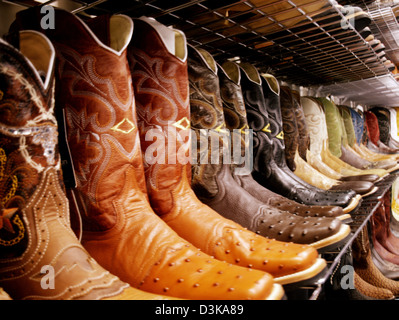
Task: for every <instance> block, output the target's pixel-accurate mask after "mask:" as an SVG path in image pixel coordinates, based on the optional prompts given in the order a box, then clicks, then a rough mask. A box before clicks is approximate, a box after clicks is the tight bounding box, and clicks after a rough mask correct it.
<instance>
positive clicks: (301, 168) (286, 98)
mask: <svg viewBox="0 0 399 320" xmlns="http://www.w3.org/2000/svg"><path fill="white" fill-rule="evenodd" d="M281 114H282V121H283V126H284V128H297V130H289V129H287V131H284V132H285V135H284V137H285V139H286V140H288V141H292V140H295V141H297V143H295V148H296V149H295V150H292V151H291V152H290V153H293V155H294V158H293V161H294V168H295V169H294V171H293V172H294V174H295V175H296V176H298V177H299V178H300V179H302V180H303V181H305V182H307V183H309V184H310V185H313V186H315V187H318V188H319V189H322V190H331V191H333V190H334V191H352V190H353V191H355V192H356V193H357V194H359V195H361V196H366V195H368V194H369V193H371V192H375V191H376V190H375V189H374V185H373V184H372V183H370V182H366V181H359V182H358V181H338V180H335V179H333V178H330V177H328V176H326V175H324V174H323V173H321V172H320V171H318V170H317V169H315V168H313V167H312V166H311V165H310V164H309V163H307V162H306V155H307V151H308V150H309V144H310V139H309V138H308V132H307V126H306V120H305V116H304V112H303V108H302V106H301V105H300V98H299V97H297V98H296V97H295V94H294V92H293V91H292V90H291V89H290V88H289V87H286V86H283V87H282V99H281ZM301 141H305V142H304V143H302V142H301ZM300 149H301V150H302V151H301V152H299V150H300ZM299 153H301V155H302V156H300V154H299Z"/></svg>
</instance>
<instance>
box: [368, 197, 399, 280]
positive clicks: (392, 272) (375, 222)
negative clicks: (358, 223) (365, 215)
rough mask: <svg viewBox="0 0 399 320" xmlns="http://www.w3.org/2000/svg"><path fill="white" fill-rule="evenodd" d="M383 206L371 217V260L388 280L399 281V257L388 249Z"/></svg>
mask: <svg viewBox="0 0 399 320" xmlns="http://www.w3.org/2000/svg"><path fill="white" fill-rule="evenodd" d="M383 211H384V208H383V204H381V205H380V206H379V208H378V209H377V210H376V211H375V212H374V213H373V216H372V217H371V220H370V222H371V230H370V232H371V237H372V238H371V239H372V242H371V245H370V251H371V258H372V260H373V263H374V264H375V266H376V267H377V268H378V270H379V271H380V272H381V273H382V274H383V275H384V276H385V277H387V278H389V279H393V280H397V279H399V256H398V255H396V254H394V253H392V252H390V251H389V250H388V249H387V248H386V234H385V229H386V228H385V221H384V217H383V215H384V212H383Z"/></svg>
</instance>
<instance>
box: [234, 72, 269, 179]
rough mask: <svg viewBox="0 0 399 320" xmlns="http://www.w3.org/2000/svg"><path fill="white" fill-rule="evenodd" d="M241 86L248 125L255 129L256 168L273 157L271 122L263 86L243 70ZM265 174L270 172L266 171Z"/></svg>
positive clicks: (254, 152)
mask: <svg viewBox="0 0 399 320" xmlns="http://www.w3.org/2000/svg"><path fill="white" fill-rule="evenodd" d="M241 88H242V93H243V98H244V102H245V109H246V112H247V121H248V126H249V128H251V129H252V130H253V155H254V170H255V171H259V170H264V168H259V164H260V163H261V162H262V161H264V162H265V163H269V162H270V161H271V160H272V158H273V152H272V151H273V142H272V137H271V134H270V132H271V130H270V122H269V119H268V117H267V111H266V109H265V103H264V97H263V92H262V87H261V86H260V84H256V83H254V82H252V81H251V80H250V79H249V78H248V76H247V75H246V72H243V71H242V72H241ZM264 174H265V175H269V174H270V173H268V172H264Z"/></svg>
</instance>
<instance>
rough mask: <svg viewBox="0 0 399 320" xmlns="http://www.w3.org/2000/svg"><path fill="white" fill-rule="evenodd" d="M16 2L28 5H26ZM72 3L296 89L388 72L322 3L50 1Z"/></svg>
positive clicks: (86, 13)
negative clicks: (166, 33)
mask: <svg viewBox="0 0 399 320" xmlns="http://www.w3.org/2000/svg"><path fill="white" fill-rule="evenodd" d="M16 2H17V3H18V4H22V5H23V4H25V5H27V6H29V5H32V2H33V1H28V0H19V1H16ZM53 2H54V1H47V2H46V3H47V4H51V3H53ZM71 3H72V4H73V9H72V10H71V11H72V12H75V13H79V14H81V15H82V17H83V18H87V17H88V16H95V15H100V14H104V13H123V14H126V15H129V16H131V17H140V16H143V15H145V16H152V17H154V18H156V19H157V20H158V21H160V22H161V23H163V24H165V25H170V26H173V27H175V28H178V29H180V30H182V31H184V32H185V34H186V36H187V39H188V42H189V43H191V44H193V45H194V46H197V47H202V48H204V49H205V50H207V51H209V52H210V53H211V54H212V55H213V56H214V58H215V59H216V60H217V61H218V62H223V61H224V60H226V59H239V60H241V61H247V62H250V63H252V64H253V65H255V66H256V67H257V68H258V69H259V71H260V72H269V73H272V74H274V75H275V76H276V77H277V78H279V79H281V80H283V81H287V82H290V83H293V84H296V85H304V86H309V85H319V84H331V83H336V82H345V81H356V80H362V79H367V78H373V77H376V76H381V75H385V74H387V73H388V70H387V68H386V66H385V65H384V63H383V62H382V61H381V60H380V58H379V57H377V55H376V52H375V51H374V49H373V48H372V47H371V46H370V45H369V44H368V43H367V42H366V41H365V40H364V39H363V38H362V37H361V36H360V34H359V32H358V31H356V30H354V29H353V28H351V27H349V21H348V20H347V19H346V17H345V16H344V13H343V12H341V11H340V10H339V9H338V8H336V7H335V6H333V5H332V3H330V1H328V0H301V1H299V0H288V1H286V0H284V1H283V0H273V1H270V0H246V1H237V0H221V1H211V0H193V1H187V0H172V1H162V0H141V1H139V0H137V1H119V0H118V1H115V0H114V1H112V4H111V1H104V0H99V1H98V0H97V1H79V0H74V1H73V0H70V1H65V0H64V1H57V5H59V6H61V7H62V6H64V7H69V8H71ZM68 4H69V6H68Z"/></svg>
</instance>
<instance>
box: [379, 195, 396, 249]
mask: <svg viewBox="0 0 399 320" xmlns="http://www.w3.org/2000/svg"><path fill="white" fill-rule="evenodd" d="M391 193H392V191H391V189H389V190H388V191H387V192H386V193H385V195H384V197H383V201H384V212H382V213H383V214H384V216H383V218H384V226H385V233H386V240H387V241H386V242H385V243H384V246H385V247H386V249H388V250H389V251H390V252H392V253H394V254H397V255H399V238H397V237H396V236H395V235H394V234H393V233H392V232H391V228H390V222H391V198H392V196H391Z"/></svg>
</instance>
